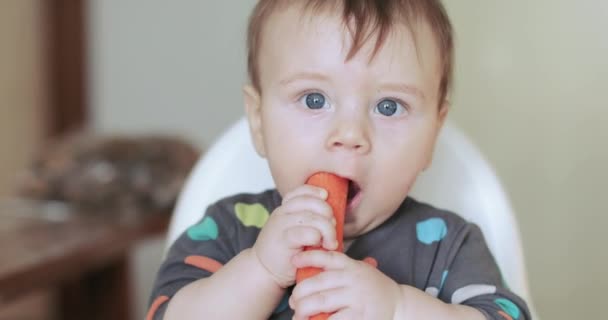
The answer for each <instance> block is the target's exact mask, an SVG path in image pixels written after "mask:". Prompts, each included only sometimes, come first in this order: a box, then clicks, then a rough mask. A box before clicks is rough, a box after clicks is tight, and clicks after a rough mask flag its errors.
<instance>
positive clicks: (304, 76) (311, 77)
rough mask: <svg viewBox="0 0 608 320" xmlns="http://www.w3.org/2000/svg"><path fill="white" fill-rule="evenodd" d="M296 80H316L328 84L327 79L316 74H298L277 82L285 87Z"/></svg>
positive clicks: (320, 74)
mask: <svg viewBox="0 0 608 320" xmlns="http://www.w3.org/2000/svg"><path fill="white" fill-rule="evenodd" d="M298 80H317V81H324V82H328V81H329V77H328V76H326V75H324V74H322V73H318V72H299V73H296V74H294V75H292V76H289V77H287V78H285V79H282V80H281V81H279V84H280V85H282V86H286V85H289V84H291V83H292V82H295V81H298Z"/></svg>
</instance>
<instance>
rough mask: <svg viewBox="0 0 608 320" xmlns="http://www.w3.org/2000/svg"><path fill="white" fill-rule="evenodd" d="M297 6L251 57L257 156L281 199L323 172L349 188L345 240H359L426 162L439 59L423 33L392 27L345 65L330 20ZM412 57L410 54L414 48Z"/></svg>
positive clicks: (438, 116) (436, 122) (343, 40)
mask: <svg viewBox="0 0 608 320" xmlns="http://www.w3.org/2000/svg"><path fill="white" fill-rule="evenodd" d="M301 15H302V12H301V10H298V9H297V8H294V9H288V10H286V11H284V12H280V13H277V14H274V15H273V16H272V17H271V19H270V20H269V21H268V22H267V25H266V27H265V29H264V33H263V43H262V48H261V50H260V53H259V56H260V59H259V64H258V66H259V70H260V86H261V95H260V94H259V93H258V92H256V91H255V90H254V89H252V88H251V87H246V88H245V102H246V107H247V111H248V116H249V120H250V125H251V127H252V132H253V136H254V143H255V144H256V148H257V150H258V152H259V153H260V154H261V155H262V156H264V157H266V158H267V160H268V162H269V165H270V169H271V172H272V175H273V178H274V181H275V183H276V186H277V188H278V190H279V192H280V193H281V194H282V195H285V193H287V192H289V191H291V190H293V189H294V188H296V187H298V186H300V185H302V184H304V183H305V181H306V179H307V178H308V177H309V176H310V175H312V174H313V173H315V172H318V171H327V172H332V173H335V174H337V175H339V176H343V177H346V178H348V179H350V180H352V181H353V182H354V184H355V186H356V187H355V188H354V190H351V193H355V194H354V197H353V195H351V199H350V200H349V205H348V210H347V214H346V224H345V226H344V235H345V237H347V238H351V237H355V236H357V235H360V234H363V233H365V232H367V231H369V230H371V229H373V228H374V227H376V226H377V225H379V224H380V223H382V222H383V221H385V220H386V219H387V218H388V217H390V215H391V214H392V213H393V212H394V211H395V210H396V209H397V208H398V207H399V205H400V204H401V202H402V201H403V199H405V197H406V196H407V194H408V192H409V190H410V187H411V186H412V184H413V183H414V181H415V179H416V177H417V175H418V174H419V173H420V172H421V171H422V170H423V169H424V168H425V167H427V166H428V165H429V163H430V159H431V156H432V151H433V146H434V143H435V139H436V136H437V133H438V130H439V128H440V127H441V124H442V122H443V118H444V116H445V114H446V111H447V106H445V107H443V108H442V109H441V111H439V109H438V106H439V105H440V103H439V102H438V99H439V97H438V93H439V82H440V71H439V70H440V69H439V53H438V51H437V48H436V46H435V44H434V42H433V40H432V39H433V37H432V35H431V34H430V30H429V29H428V28H426V26H425V27H421V28H420V30H419V31H418V33H417V35H418V37H417V42H416V44H417V46H415V43H414V40H413V38H412V36H411V34H410V33H409V32H408V30H407V28H405V27H403V28H401V27H399V28H397V29H396V30H393V31H392V32H391V33H390V35H389V36H388V38H387V39H386V42H385V44H384V46H383V47H382V48H381V49H380V51H379V52H378V53H377V54H376V56H375V57H374V58H373V60H371V62H370V55H371V53H372V51H373V49H374V45H375V41H373V40H375V39H373V38H372V41H368V42H367V43H366V44H365V45H364V47H363V48H362V49H361V50H360V51H359V52H358V53H357V54H356V55H355V56H354V57H353V58H352V59H350V60H348V61H346V55H347V54H348V51H349V49H350V41H351V38H350V35H349V34H348V33H346V32H345V30H344V27H343V25H342V23H341V18H340V17H339V16H338V15H331V14H325V15H316V16H314V17H311V16H310V15H305V16H304V17H301ZM417 50H418V51H417Z"/></svg>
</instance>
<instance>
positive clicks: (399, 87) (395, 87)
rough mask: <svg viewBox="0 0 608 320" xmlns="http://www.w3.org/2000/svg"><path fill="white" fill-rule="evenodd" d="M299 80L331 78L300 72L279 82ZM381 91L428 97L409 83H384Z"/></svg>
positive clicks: (281, 83) (287, 83)
mask: <svg viewBox="0 0 608 320" xmlns="http://www.w3.org/2000/svg"><path fill="white" fill-rule="evenodd" d="M298 80H316V81H324V82H328V81H329V77H328V76H326V75H324V74H322V73H319V72H308V71H304V72H298V73H296V74H294V75H292V76H289V77H287V78H285V79H282V80H281V81H279V84H280V85H281V86H287V85H289V84H291V83H293V82H295V81H298ZM380 89H382V90H389V91H399V92H404V93H407V94H411V95H414V96H417V97H418V98H420V99H421V100H423V101H424V100H426V97H425V96H424V92H422V90H420V89H418V88H417V87H415V86H413V85H409V84H407V83H384V84H382V85H381V86H380Z"/></svg>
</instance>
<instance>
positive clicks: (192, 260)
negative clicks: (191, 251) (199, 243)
mask: <svg viewBox="0 0 608 320" xmlns="http://www.w3.org/2000/svg"><path fill="white" fill-rule="evenodd" d="M184 263H185V264H187V265H191V266H193V267H197V268H199V269H201V270H205V271H209V272H211V273H214V272H216V271H217V270H219V269H220V268H221V267H222V264H221V263H220V262H219V261H217V260H214V259H211V258H209V257H205V256H188V257H187V258H186V259H185V260H184Z"/></svg>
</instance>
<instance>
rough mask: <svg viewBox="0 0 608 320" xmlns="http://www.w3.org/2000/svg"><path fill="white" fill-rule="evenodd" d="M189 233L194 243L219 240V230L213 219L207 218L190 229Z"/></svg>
mask: <svg viewBox="0 0 608 320" xmlns="http://www.w3.org/2000/svg"><path fill="white" fill-rule="evenodd" d="M187 233H188V237H189V238H190V239H191V240H193V241H209V240H215V239H217V237H218V234H219V230H218V228H217V223H216V222H215V220H214V219H213V218H212V217H205V218H204V219H203V220H202V221H201V222H200V223H199V224H197V225H194V226H192V227H190V228H189V229H188V231H187Z"/></svg>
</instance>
